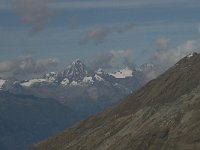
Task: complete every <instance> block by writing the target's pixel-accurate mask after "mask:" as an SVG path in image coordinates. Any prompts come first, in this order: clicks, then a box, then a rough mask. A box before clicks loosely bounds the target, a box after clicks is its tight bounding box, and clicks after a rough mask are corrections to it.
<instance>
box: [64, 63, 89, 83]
mask: <svg viewBox="0 0 200 150" xmlns="http://www.w3.org/2000/svg"><path fill="white" fill-rule="evenodd" d="M87 74H88V72H87V70H86V66H85V64H84V63H83V62H82V61H80V60H79V59H77V60H76V61H74V62H72V64H71V65H69V66H68V67H67V68H66V70H65V71H64V72H63V76H64V77H65V78H68V79H69V80H70V81H77V82H80V81H82V80H83V79H84V77H85V76H86V75H87Z"/></svg>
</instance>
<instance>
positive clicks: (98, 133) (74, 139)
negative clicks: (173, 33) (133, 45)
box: [32, 53, 200, 150]
mask: <svg viewBox="0 0 200 150" xmlns="http://www.w3.org/2000/svg"><path fill="white" fill-rule="evenodd" d="M199 114H200V54H196V53H194V54H193V56H190V57H188V56H187V57H185V58H183V59H182V60H180V61H179V62H178V63H177V64H176V65H174V66H173V67H172V68H170V69H169V70H168V71H166V72H165V73H164V74H162V75H161V76H159V77H158V78H157V79H155V80H152V81H150V82H149V83H148V84H147V85H146V86H144V87H143V88H141V89H140V90H138V91H137V92H135V93H133V94H132V95H130V96H128V97H127V98H125V100H124V101H123V102H121V103H120V104H118V105H115V106H113V107H112V108H109V109H107V110H106V111H104V112H102V113H100V114H98V115H96V116H94V117H90V118H88V119H87V120H84V121H82V122H80V123H78V124H76V125H75V126H73V127H72V128H70V129H67V130H65V131H64V132H62V133H60V134H58V135H57V136H55V137H52V138H49V139H48V140H46V141H43V142H41V143H39V144H38V145H35V146H34V147H33V148H32V150H199V149H200V115H199Z"/></svg>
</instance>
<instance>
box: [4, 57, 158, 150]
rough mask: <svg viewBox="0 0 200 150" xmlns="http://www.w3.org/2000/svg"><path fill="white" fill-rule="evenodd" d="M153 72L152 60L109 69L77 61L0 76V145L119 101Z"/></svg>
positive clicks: (10, 145) (32, 137)
mask: <svg viewBox="0 0 200 150" xmlns="http://www.w3.org/2000/svg"><path fill="white" fill-rule="evenodd" d="M156 71H158V69H157V68H156V67H155V66H154V65H152V64H144V65H141V66H138V67H135V68H128V67H125V68H124V69H122V70H119V71H116V72H113V73H106V72H105V71H103V70H102V69H98V70H95V71H91V70H90V69H88V68H87V67H86V65H85V64H84V63H83V62H81V61H80V60H75V61H74V62H72V63H71V64H70V65H69V66H67V67H66V68H65V69H64V70H63V71H61V72H50V73H46V74H44V75H43V76H42V77H40V78H33V79H29V80H22V81H21V80H16V79H3V78H0V133H1V135H0V149H2V150H13V149H17V150H24V149H27V148H28V147H30V146H31V145H33V144H34V143H37V142H39V141H41V140H43V139H45V138H47V137H49V136H52V135H54V134H56V133H58V132H60V131H62V130H64V129H65V128H66V127H71V126H72V125H73V124H74V123H76V122H78V121H80V120H82V119H85V118H86V117H89V116H91V115H94V114H96V113H98V112H100V111H103V110H105V109H106V108H107V107H109V106H111V105H112V104H114V103H117V102H119V101H120V100H121V99H122V98H123V97H125V96H127V95H128V94H130V93H131V92H133V91H135V90H136V89H138V88H139V87H141V86H142V85H144V84H145V83H146V82H147V80H149V79H148V78H147V77H148V75H149V74H151V73H155V72H156Z"/></svg>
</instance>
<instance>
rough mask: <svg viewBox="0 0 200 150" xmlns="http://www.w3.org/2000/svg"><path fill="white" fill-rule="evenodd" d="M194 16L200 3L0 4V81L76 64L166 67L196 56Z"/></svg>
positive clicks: (23, 0)
mask: <svg viewBox="0 0 200 150" xmlns="http://www.w3.org/2000/svg"><path fill="white" fill-rule="evenodd" d="M199 14H200V1H199V0H0V54H1V55H0V76H5V74H6V75H8V74H9V75H10V74H15V75H16V74H22V75H24V73H25V74H32V73H35V74H42V73H43V72H45V71H47V70H50V69H51V70H53V69H58V68H62V67H64V66H65V65H66V64H69V63H70V62H71V61H73V60H75V59H80V60H82V61H84V62H85V63H86V64H88V65H90V66H92V67H93V68H94V69H97V67H101V68H103V69H107V70H109V69H110V70H112V69H113V68H122V67H124V66H125V65H126V64H127V62H129V63H132V64H138V65H139V64H143V63H155V64H158V65H161V66H162V67H169V66H170V65H173V64H174V63H175V62H176V61H178V60H179V59H181V58H182V57H184V56H185V55H187V54H189V53H190V52H192V51H197V52H200V44H199V43H200V42H199V41H200V38H199V36H200V16H199ZM95 67H96V68H95Z"/></svg>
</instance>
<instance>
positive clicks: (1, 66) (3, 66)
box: [0, 55, 58, 75]
mask: <svg viewBox="0 0 200 150" xmlns="http://www.w3.org/2000/svg"><path fill="white" fill-rule="evenodd" d="M57 64H58V61H57V60H56V59H53V58H48V59H34V58H33V57H32V56H31V55H27V56H20V57H18V58H17V59H14V60H9V61H3V62H0V73H5V72H12V73H14V74H21V75H24V74H32V73H33V74H38V73H43V72H45V71H47V70H48V69H49V68H50V67H56V66H57Z"/></svg>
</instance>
